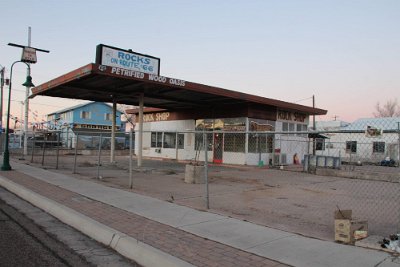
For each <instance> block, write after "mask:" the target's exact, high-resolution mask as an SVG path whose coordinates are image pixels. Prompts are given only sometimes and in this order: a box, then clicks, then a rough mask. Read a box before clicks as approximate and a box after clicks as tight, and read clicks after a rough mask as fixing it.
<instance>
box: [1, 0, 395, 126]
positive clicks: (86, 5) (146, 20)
mask: <svg viewBox="0 0 400 267" xmlns="http://www.w3.org/2000/svg"><path fill="white" fill-rule="evenodd" d="M0 10H1V13H0V23H1V25H2V27H0V41H1V42H0V65H1V66H5V67H6V76H7V77H8V76H9V74H10V67H11V64H12V63H13V62H14V61H16V60H19V59H20V56H21V53H22V52H21V49H20V48H16V47H11V46H8V45H7V44H8V43H10V42H11V43H17V44H22V45H27V43H28V27H29V26H30V27H31V28H32V46H33V47H37V48H42V49H47V50H50V51H51V52H50V53H49V54H45V53H40V52H38V53H37V56H38V62H37V64H34V65H32V77H33V83H34V84H35V85H40V84H42V83H44V82H47V81H49V80H51V79H53V78H56V77H58V76H60V75H62V74H65V73H66V72H69V71H72V70H74V69H76V68H78V67H81V66H83V65H86V64H88V63H91V62H94V60H95V51H96V45H98V44H101V43H102V44H106V45H111V46H115V47H119V48H123V49H132V50H133V51H136V52H139V53H143V54H148V55H152V56H155V57H159V58H161V68H160V69H161V72H160V74H161V75H163V76H168V77H173V78H178V79H183V80H186V81H190V82H196V83H201V84H206V85H211V86H217V87H222V88H225V89H230V90H235V91H241V92H245V93H249V94H254V95H259V96H263V97H268V98H273V99H279V100H283V101H287V102H294V103H298V104H302V105H308V106H311V105H312V100H311V97H312V95H315V98H316V106H317V107H318V108H322V109H327V110H328V115H326V116H320V117H319V118H317V119H318V120H333V117H334V116H338V118H337V119H338V120H344V121H348V122H352V121H354V120H356V119H357V118H368V117H373V112H374V111H375V105H376V103H377V102H378V101H379V102H380V103H381V104H382V103H385V102H386V101H388V100H390V99H394V98H397V99H398V100H399V101H400V93H399V92H400V90H399V88H400V75H399V71H400V28H399V26H400V15H399V14H400V1H399V0H379V1H378V0H373V1H371V0H360V1H352V0H343V1H339V0H337V1H333V0H332V1H328V0H314V1H311V0H310V1H302V0H293V1H288V0H276V1H271V0H263V1H233V0H232V1H227V0H226V1H205V0H202V1H190V0H186V1H184V0H182V1H167V0H164V1H151V0H149V1H118V0H115V1H102V0H96V1H95V0H91V1H90V0H87V1H81V0H79V1H78V0H70V1H61V0H60V1H48V0H41V1H33V0H32V1H16V0H0ZM25 75H26V66H25V65H24V64H22V63H19V64H16V65H15V67H14V69H13V79H12V82H13V91H12V94H13V95H12V97H11V99H12V100H13V101H12V112H11V113H12V115H14V116H20V114H21V107H22V106H21V104H20V101H22V100H23V99H24V90H25V88H24V87H23V86H22V85H20V84H22V83H23V82H24V81H25ZM7 89H8V88H7ZM6 91H8V90H6ZM5 95H6V97H7V93H6V94H5ZM6 97H5V99H4V103H6ZM79 103H83V101H78V100H65V99H59V98H50V97H36V98H34V99H33V100H31V102H30V109H31V110H32V111H34V110H37V111H38V112H39V113H40V114H47V113H50V112H53V111H56V110H59V109H62V108H65V107H68V106H72V105H76V104H79Z"/></svg>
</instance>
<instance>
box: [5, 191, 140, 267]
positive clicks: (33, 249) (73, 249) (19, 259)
mask: <svg viewBox="0 0 400 267" xmlns="http://www.w3.org/2000/svg"><path fill="white" fill-rule="evenodd" d="M0 266H13V267H18V266H24V267H30V266H40V267H47V266H52V267H53V266H55V267H57V266H74V267H75V266H76V267H81V266H82V267H86V266H121V267H125V266H127V267H129V266H134V267H139V265H137V264H136V263H134V262H132V261H130V260H128V259H126V258H124V257H122V256H121V255H119V254H118V253H116V252H115V251H112V250H111V249H109V248H107V247H104V246H103V245H101V244H99V243H98V242H96V241H94V240H92V239H90V238H89V237H87V236H85V235H83V234H81V233H80V232H78V231H76V230H75V229H73V228H71V227H70V226H68V225H65V224H63V223H61V222H60V221H58V220H57V219H55V218H54V217H52V216H50V215H48V214H47V213H45V212H44V211H42V210H40V209H38V208H36V207H34V206H32V205H31V204H29V203H27V202H25V201H23V200H22V199H20V198H18V197H17V196H15V195H13V194H11V193H10V192H8V191H6V190H4V189H3V188H1V187H0Z"/></svg>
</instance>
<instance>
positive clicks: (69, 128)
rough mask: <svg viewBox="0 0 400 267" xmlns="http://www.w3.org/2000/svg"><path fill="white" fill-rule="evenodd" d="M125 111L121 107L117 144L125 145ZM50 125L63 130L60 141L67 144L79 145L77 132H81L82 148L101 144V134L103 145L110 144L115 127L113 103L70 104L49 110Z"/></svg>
mask: <svg viewBox="0 0 400 267" xmlns="http://www.w3.org/2000/svg"><path fill="white" fill-rule="evenodd" d="M121 115H122V112H120V111H117V114H116V125H117V126H116V131H117V132H119V133H118V134H117V140H116V142H117V148H120V147H121V146H125V137H124V133H125V123H124V122H122V121H121ZM47 125H48V129H49V130H53V131H60V132H61V134H60V141H61V143H62V144H63V146H65V147H68V148H73V147H75V144H76V136H79V141H78V148H79V149H90V148H95V147H98V142H99V140H100V138H99V137H100V135H101V136H102V145H103V146H106V147H107V146H108V145H107V144H109V143H110V135H111V129H112V107H111V106H109V105H107V104H105V103H102V102H89V103H86V104H80V105H77V106H73V107H69V108H66V109H62V110H59V111H56V112H53V113H50V114H48V115H47ZM122 137H123V138H122ZM122 139H123V140H122Z"/></svg>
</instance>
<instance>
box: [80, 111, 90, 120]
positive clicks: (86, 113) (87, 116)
mask: <svg viewBox="0 0 400 267" xmlns="http://www.w3.org/2000/svg"><path fill="white" fill-rule="evenodd" d="M81 119H90V111H81Z"/></svg>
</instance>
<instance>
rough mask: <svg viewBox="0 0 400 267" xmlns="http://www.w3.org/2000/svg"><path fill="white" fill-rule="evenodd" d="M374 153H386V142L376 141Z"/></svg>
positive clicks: (373, 145)
mask: <svg viewBox="0 0 400 267" xmlns="http://www.w3.org/2000/svg"><path fill="white" fill-rule="evenodd" d="M372 152H373V153H385V142H374V143H373V144H372Z"/></svg>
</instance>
